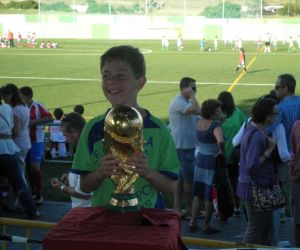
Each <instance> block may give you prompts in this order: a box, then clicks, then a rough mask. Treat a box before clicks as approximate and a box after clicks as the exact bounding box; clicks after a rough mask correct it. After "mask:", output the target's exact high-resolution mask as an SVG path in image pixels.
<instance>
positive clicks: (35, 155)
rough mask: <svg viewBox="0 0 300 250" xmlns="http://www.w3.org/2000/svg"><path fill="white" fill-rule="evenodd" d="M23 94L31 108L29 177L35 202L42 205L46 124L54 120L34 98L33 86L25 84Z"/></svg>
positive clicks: (27, 157) (27, 158)
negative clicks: (42, 166) (42, 165)
mask: <svg viewBox="0 0 300 250" xmlns="http://www.w3.org/2000/svg"><path fill="white" fill-rule="evenodd" d="M20 92H21V96H22V98H23V100H24V102H25V103H26V104H27V106H28V107H29V109H30V121H29V133H30V139H31V149H30V150H29V151H28V153H27V156H26V163H27V164H28V177H29V182H30V185H31V188H32V193H33V196H32V198H33V199H35V204H36V205H40V204H42V202H43V196H42V171H41V166H40V165H41V161H42V156H43V151H44V125H43V124H45V123H47V122H52V121H53V118H52V115H51V113H49V112H48V110H47V109H45V108H44V106H43V105H42V104H40V103H38V102H35V101H34V100H33V91H32V88H30V87H28V86H25V87H22V88H20Z"/></svg>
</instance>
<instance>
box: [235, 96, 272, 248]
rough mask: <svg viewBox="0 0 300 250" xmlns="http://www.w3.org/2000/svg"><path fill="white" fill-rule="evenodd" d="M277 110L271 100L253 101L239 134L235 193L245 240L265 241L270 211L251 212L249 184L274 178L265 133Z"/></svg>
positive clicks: (267, 184) (264, 242)
mask: <svg viewBox="0 0 300 250" xmlns="http://www.w3.org/2000/svg"><path fill="white" fill-rule="evenodd" d="M277 113H278V111H277V109H276V103H275V102H274V101H273V100H272V99H268V98H261V99H259V100H258V101H256V102H255V104H254V105H253V107H252V122H251V123H250V124H249V125H248V126H247V127H246V128H245V131H244V135H243V137H242V142H241V158H240V171H239V178H238V185H237V195H238V196H239V197H240V199H242V200H243V201H244V202H245V207H246V212H247V218H248V222H247V228H246V232H245V238H244V241H245V243H250V244H261V245H268V244H269V242H268V237H269V235H270V234H271V230H272V224H273V221H272V215H273V211H272V210H271V211H264V212H255V211H254V209H253V207H252V204H251V200H252V198H251V195H252V191H251V187H252V183H254V184H256V185H262V186H270V185H273V184H275V183H276V181H277V178H276V175H275V169H274V165H273V161H272V157H271V153H272V151H273V150H274V148H275V145H276V144H275V143H274V141H273V140H272V138H270V137H268V136H267V135H266V132H265V131H266V128H267V127H268V126H270V125H271V124H272V123H273V122H274V120H275V117H276V115H277Z"/></svg>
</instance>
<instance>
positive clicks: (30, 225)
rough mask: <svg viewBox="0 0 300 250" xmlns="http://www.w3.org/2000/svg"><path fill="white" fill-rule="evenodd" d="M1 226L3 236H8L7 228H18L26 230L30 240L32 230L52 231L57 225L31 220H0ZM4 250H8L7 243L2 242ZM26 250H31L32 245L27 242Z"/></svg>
mask: <svg viewBox="0 0 300 250" xmlns="http://www.w3.org/2000/svg"><path fill="white" fill-rule="evenodd" d="M0 224H2V234H3V235H7V234H8V232H7V226H18V227H25V228H26V238H27V239H30V237H31V229H32V228H39V229H48V230H49V229H51V228H52V227H53V226H54V225H55V223H51V222H42V221H30V220H19V219H11V218H0ZM1 249H3V250H7V241H5V240H2V248H1ZM26 250H30V243H29V242H26Z"/></svg>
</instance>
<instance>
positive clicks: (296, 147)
mask: <svg viewBox="0 0 300 250" xmlns="http://www.w3.org/2000/svg"><path fill="white" fill-rule="evenodd" d="M291 145H292V156H291V160H290V162H289V168H290V174H289V176H290V183H291V213H292V216H293V220H292V222H293V227H292V228H293V232H292V234H293V240H294V244H293V247H300V120H298V121H296V122H295V123H294V125H293V128H292V137H291Z"/></svg>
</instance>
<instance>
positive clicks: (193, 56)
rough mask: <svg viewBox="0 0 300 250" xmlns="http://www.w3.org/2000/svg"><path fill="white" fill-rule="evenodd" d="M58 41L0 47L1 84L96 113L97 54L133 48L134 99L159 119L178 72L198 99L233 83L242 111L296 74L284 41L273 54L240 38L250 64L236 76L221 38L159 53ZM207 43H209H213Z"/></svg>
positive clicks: (101, 106)
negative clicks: (140, 77) (143, 75)
mask: <svg viewBox="0 0 300 250" xmlns="http://www.w3.org/2000/svg"><path fill="white" fill-rule="evenodd" d="M39 42H40V41H39ZM58 42H59V45H60V48H59V49H39V48H35V49H32V48H10V49H3V48H2V49H0V61H1V65H0V86H1V85H3V84H6V83H8V82H12V83H15V84H16V85H17V86H24V85H29V86H31V87H32V88H33V90H34V99H36V100H37V101H40V102H42V103H44V104H45V106H46V107H47V108H48V109H49V110H51V111H53V109H54V108H57V107H61V108H63V109H64V111H65V112H70V111H71V110H72V108H73V106H74V105H75V104H83V105H84V106H85V110H86V111H85V116H87V117H93V116H96V115H97V114H101V113H103V112H105V110H106V109H107V108H108V107H109V103H108V102H107V101H106V100H105V98H104V96H103V94H102V90H101V87H100V86H101V82H100V73H99V57H100V55H101V53H103V52H104V51H105V50H106V49H107V48H109V47H111V46H114V45H119V44H130V45H133V46H136V47H138V48H140V49H141V50H142V51H143V52H144V53H145V54H144V55H145V58H146V63H147V79H148V83H147V84H146V86H145V88H144V89H143V90H142V91H141V92H140V95H139V103H140V104H141V106H143V107H145V108H147V109H149V110H150V111H151V112H152V113H153V114H154V115H156V116H158V117H160V118H162V119H164V120H167V117H168V106H169V103H170V101H171V99H172V98H173V97H174V96H175V95H176V94H177V93H178V82H179V80H180V79H181V78H182V77H183V76H190V77H193V78H195V79H196V80H197V84H198V92H197V97H198V100H199V101H200V102H202V101H204V100H206V99H208V98H216V97H217V96H218V94H219V93H220V92H221V91H223V90H227V89H228V88H229V87H230V86H231V84H232V83H233V82H237V84H236V86H235V87H234V88H233V89H232V94H233V96H234V98H235V101H236V104H237V106H239V107H240V108H241V109H242V110H244V111H245V113H246V114H248V113H249V110H250V107H251V105H252V103H253V102H254V101H255V99H257V98H258V97H259V96H261V95H263V94H266V93H267V92H269V91H270V90H271V89H272V88H273V87H274V83H275V80H276V77H277V76H278V75H279V74H282V73H291V74H293V75H294V76H295V77H296V79H299V78H300V71H299V68H300V53H298V52H297V51H295V52H294V53H291V54H289V53H288V51H287V44H286V45H282V44H281V43H278V44H279V45H278V50H277V52H272V53H270V54H264V53H263V52H257V51H256V45H255V43H254V42H246V43H245V42H244V47H245V49H246V58H247V59H246V60H247V64H248V63H249V62H251V63H252V64H251V66H250V67H249V73H248V74H243V75H242V76H240V73H237V74H234V73H233V70H234V68H235V67H236V64H237V62H238V56H239V55H238V52H233V51H232V48H231V46H228V47H227V48H224V46H223V44H222V43H221V42H220V44H219V47H220V48H219V50H218V51H212V52H200V50H199V46H198V43H199V42H198V41H185V42H184V49H183V51H177V50H176V45H175V41H171V43H170V47H169V51H168V52H162V51H161V46H160V41H158V40H156V41H154V40H150V41H136V40H126V41H121V40H113V41H107V40H106V41H103V40H58ZM208 46H211V47H212V42H208ZM297 93H298V94H299V93H300V87H299V84H298V87H297Z"/></svg>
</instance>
